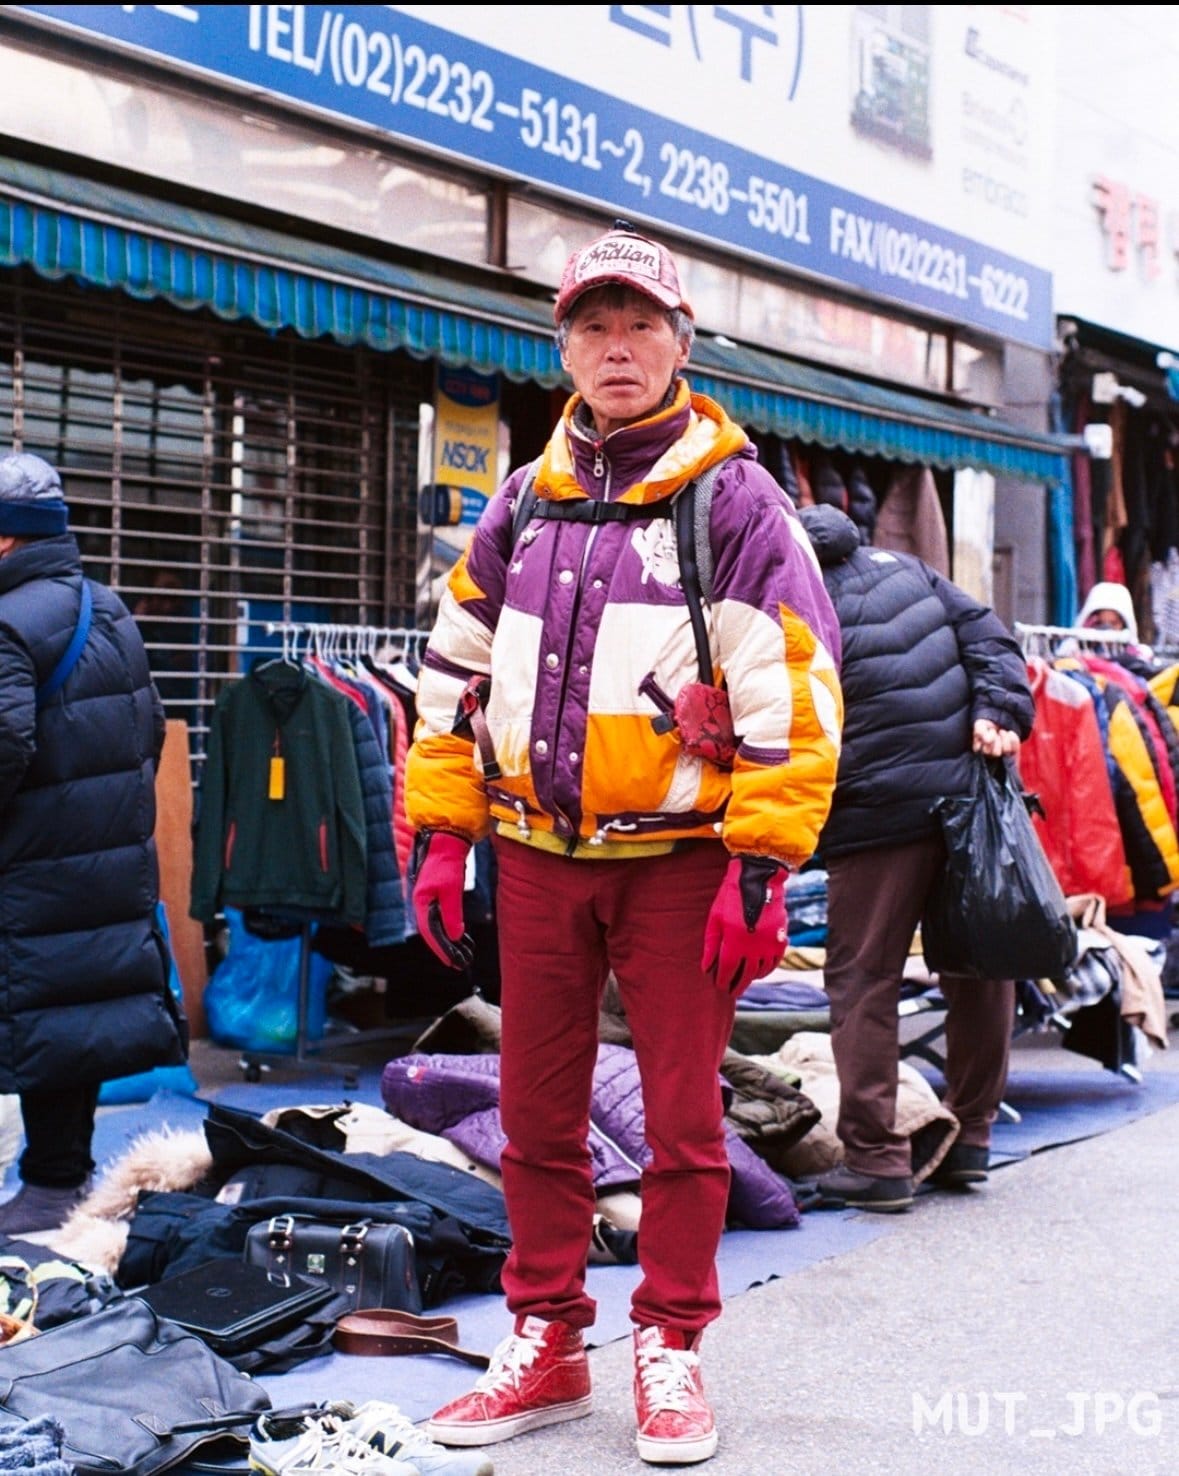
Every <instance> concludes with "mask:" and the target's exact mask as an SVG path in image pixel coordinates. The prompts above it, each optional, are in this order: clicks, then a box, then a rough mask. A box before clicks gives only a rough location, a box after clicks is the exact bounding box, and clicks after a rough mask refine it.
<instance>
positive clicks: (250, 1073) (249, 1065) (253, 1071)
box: [238, 1058, 262, 1081]
mask: <svg viewBox="0 0 1179 1476" xmlns="http://www.w3.org/2000/svg"><path fill="white" fill-rule="evenodd" d="M238 1065H239V1066H240V1067H241V1069H242V1076H243V1077H245V1079H246V1081H261V1080H262V1066H261V1063H260V1062H258V1061H247V1060H245V1059H244V1058H243V1059H242V1060H241V1061H239V1062H238Z"/></svg>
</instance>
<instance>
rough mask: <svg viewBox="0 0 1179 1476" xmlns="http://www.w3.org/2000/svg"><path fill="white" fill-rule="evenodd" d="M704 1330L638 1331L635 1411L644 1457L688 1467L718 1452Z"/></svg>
mask: <svg viewBox="0 0 1179 1476" xmlns="http://www.w3.org/2000/svg"><path fill="white" fill-rule="evenodd" d="M700 1337H701V1334H700V1333H699V1332H696V1333H687V1332H684V1331H682V1330H681V1329H679V1328H674V1327H639V1328H636V1329H635V1335H634V1340H635V1415H636V1418H637V1420H638V1425H639V1432H638V1435H637V1437H636V1439H635V1444H636V1446H637V1447H638V1452H639V1455H640V1456H641V1457H642V1459H643V1460H645V1461H653V1462H657V1463H659V1464H660V1465H669V1466H689V1465H691V1464H692V1463H693V1462H694V1461H706V1460H707V1459H708V1458H709V1456H711V1455H714V1454H715V1453H716V1445H717V1434H716V1421H715V1420H714V1419H713V1416H712V1408H711V1406H710V1405H709V1403H708V1400H707V1399H706V1398H705V1397H704V1386H703V1384H702V1383H701V1381H700V1354H699V1352H698V1349H699V1347H700Z"/></svg>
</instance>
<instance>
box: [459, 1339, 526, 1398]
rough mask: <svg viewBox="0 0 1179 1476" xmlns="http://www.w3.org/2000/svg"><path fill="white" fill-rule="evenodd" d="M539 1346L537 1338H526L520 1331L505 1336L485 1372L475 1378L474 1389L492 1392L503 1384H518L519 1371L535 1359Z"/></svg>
mask: <svg viewBox="0 0 1179 1476" xmlns="http://www.w3.org/2000/svg"><path fill="white" fill-rule="evenodd" d="M540 1347H541V1343H540V1339H539V1338H528V1337H525V1336H524V1335H523V1334H522V1333H512V1334H511V1335H510V1336H508V1337H506V1338H505V1339H504V1340H503V1342H502V1343H500V1344H499V1346H498V1347H497V1348H496V1349H495V1351H494V1352H493V1353H492V1355H491V1365H490V1367H489V1368H488V1370H487V1372H486V1373H485V1374H480V1375H479V1377H478V1378H477V1379H476V1380H475V1391H476V1392H477V1393H479V1394H494V1393H495V1391H496V1390H497V1389H502V1388H503V1386H504V1385H505V1384H513V1385H514V1384H518V1383H519V1382H520V1375H521V1373H523V1371H524V1370H525V1369H526V1368H528V1367H529V1366H530V1365H531V1364H532V1363H534V1362H535V1361H536V1355H537V1354H538V1353H539V1352H540Z"/></svg>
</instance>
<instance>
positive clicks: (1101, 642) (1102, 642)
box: [1015, 620, 1136, 656]
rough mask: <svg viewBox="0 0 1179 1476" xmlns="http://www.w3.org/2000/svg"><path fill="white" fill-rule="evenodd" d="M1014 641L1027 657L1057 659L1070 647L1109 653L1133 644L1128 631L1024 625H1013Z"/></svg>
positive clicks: (1084, 626) (1089, 627)
mask: <svg viewBox="0 0 1179 1476" xmlns="http://www.w3.org/2000/svg"><path fill="white" fill-rule="evenodd" d="M1015 638H1016V640H1017V641H1018V642H1019V644H1020V647H1021V649H1022V650H1023V652H1024V654H1025V655H1027V656H1060V655H1065V654H1067V653H1068V650H1069V649H1070V643H1071V646H1072V648H1074V649H1078V650H1084V651H1092V652H1094V653H1095V654H1098V653H1102V652H1104V653H1107V654H1112V653H1113V652H1114V651H1117V650H1118V649H1119V648H1121V647H1125V646H1130V645H1134V644H1136V642H1135V639H1134V637H1133V636H1132V635H1131V633H1130V632H1129V631H1128V630H1097V629H1094V628H1093V627H1092V626H1088V625H1025V624H1024V623H1023V622H1022V621H1019V620H1017V621H1016V622H1015Z"/></svg>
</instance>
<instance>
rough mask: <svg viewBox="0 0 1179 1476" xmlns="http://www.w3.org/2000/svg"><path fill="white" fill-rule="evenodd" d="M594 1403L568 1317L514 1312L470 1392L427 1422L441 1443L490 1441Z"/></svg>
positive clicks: (581, 1347) (576, 1413) (576, 1414)
mask: <svg viewBox="0 0 1179 1476" xmlns="http://www.w3.org/2000/svg"><path fill="white" fill-rule="evenodd" d="M592 1405H593V1398H592V1396H591V1394H590V1373H589V1359H588V1358H587V1357H586V1356H585V1344H584V1343H583V1341H582V1337H581V1332H580V1331H579V1329H577V1328H575V1327H570V1326H569V1324H568V1323H566V1322H545V1321H544V1320H543V1319H542V1318H540V1317H517V1318H516V1331H515V1332H514V1333H513V1334H512V1335H511V1337H508V1338H505V1339H504V1340H503V1342H502V1343H500V1345H499V1347H498V1348H496V1350H495V1352H494V1353H493V1354H492V1355H491V1367H490V1368H489V1369H488V1370H487V1372H486V1373H485V1374H482V1375H481V1376H480V1377H479V1378H478V1379H477V1380H476V1382H475V1387H474V1389H473V1390H472V1391H471V1393H470V1394H463V1395H462V1396H461V1397H460V1398H458V1399H452V1400H451V1402H450V1403H449V1404H446V1405H444V1406H443V1407H442V1408H441V1409H440V1410H439V1411H438V1413H437V1414H436V1415H435V1416H434V1417H433V1418H432V1419H431V1420H429V1421H428V1422H427V1424H426V1432H427V1433H428V1435H429V1436H430V1439H431V1440H437V1441H438V1443H439V1444H440V1445H490V1444H493V1443H494V1442H495V1441H497V1440H510V1439H511V1438H512V1436H513V1435H522V1434H523V1433H524V1431H525V1430H539V1429H540V1427H541V1426H542V1425H556V1424H559V1423H560V1422H561V1421H562V1420H578V1419H580V1418H581V1417H582V1416H583V1415H587V1414H589V1412H590V1409H591V1408H592Z"/></svg>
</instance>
